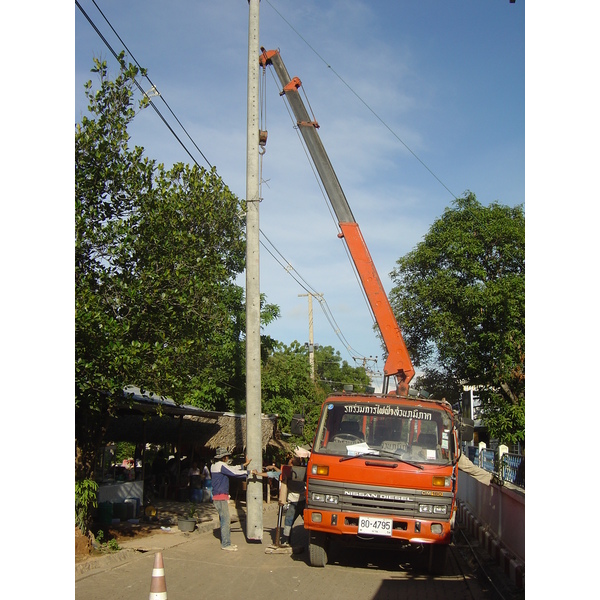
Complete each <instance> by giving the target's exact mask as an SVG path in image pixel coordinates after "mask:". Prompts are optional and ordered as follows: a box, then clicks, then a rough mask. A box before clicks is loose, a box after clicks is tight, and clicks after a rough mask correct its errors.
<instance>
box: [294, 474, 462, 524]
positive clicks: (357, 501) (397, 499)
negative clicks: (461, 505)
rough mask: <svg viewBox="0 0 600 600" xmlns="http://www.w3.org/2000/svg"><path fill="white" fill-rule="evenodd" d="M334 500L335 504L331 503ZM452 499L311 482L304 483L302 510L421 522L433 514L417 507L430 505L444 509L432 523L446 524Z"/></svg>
mask: <svg viewBox="0 0 600 600" xmlns="http://www.w3.org/2000/svg"><path fill="white" fill-rule="evenodd" d="M433 494H435V495H433ZM315 496H316V498H315ZM328 497H329V498H328ZM335 497H337V504H336V503H335V502H333V501H332V500H333V499H334V498H335ZM452 497H453V494H452V492H448V491H446V492H443V491H437V490H435V491H431V490H413V489H406V488H396V487H384V488H382V487H373V486H370V485H361V484H357V483H353V484H349V483H343V482H339V481H324V480H318V479H317V480H315V479H312V478H311V479H310V480H309V482H308V489H307V494H306V506H307V508H311V509H322V510H334V511H339V512H353V513H360V514H371V513H378V514H385V515H389V516H398V517H403V518H416V519H418V518H421V519H422V518H432V517H434V514H433V513H431V514H430V513H420V512H419V505H423V504H430V505H432V506H436V507H441V506H446V512H445V514H440V513H436V514H435V520H436V521H448V520H450V516H451V507H452Z"/></svg>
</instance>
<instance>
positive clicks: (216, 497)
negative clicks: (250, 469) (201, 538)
mask: <svg viewBox="0 0 600 600" xmlns="http://www.w3.org/2000/svg"><path fill="white" fill-rule="evenodd" d="M215 461H216V462H215V463H214V464H213V465H212V467H211V468H210V474H211V478H212V487H213V503H214V505H215V508H216V509H217V512H218V513H219V524H220V526H221V550H226V551H228V552H237V546H236V545H235V544H232V543H231V516H230V514H229V478H230V477H235V478H236V479H242V478H245V477H246V467H247V466H248V465H249V464H250V461H249V460H246V462H245V463H244V465H243V468H242V467H236V466H233V465H230V464H229V463H230V461H231V452H229V450H227V448H217V453H216V454H215Z"/></svg>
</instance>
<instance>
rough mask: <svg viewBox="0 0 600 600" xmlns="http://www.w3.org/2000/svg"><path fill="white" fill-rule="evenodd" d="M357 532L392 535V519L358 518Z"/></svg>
mask: <svg viewBox="0 0 600 600" xmlns="http://www.w3.org/2000/svg"><path fill="white" fill-rule="evenodd" d="M358 533H367V534H369V535H387V536H391V535H392V519H375V518H373V517H359V518H358Z"/></svg>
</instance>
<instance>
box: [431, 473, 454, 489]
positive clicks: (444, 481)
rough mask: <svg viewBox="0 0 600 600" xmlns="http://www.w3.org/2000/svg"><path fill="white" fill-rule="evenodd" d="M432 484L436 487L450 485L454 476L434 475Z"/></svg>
mask: <svg viewBox="0 0 600 600" xmlns="http://www.w3.org/2000/svg"><path fill="white" fill-rule="evenodd" d="M432 484H433V485H434V486H436V487H450V486H451V485H452V478H451V477H442V476H441V475H434V476H433V481H432Z"/></svg>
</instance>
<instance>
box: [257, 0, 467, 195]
mask: <svg viewBox="0 0 600 600" xmlns="http://www.w3.org/2000/svg"><path fill="white" fill-rule="evenodd" d="M266 2H267V4H268V5H269V6H270V7H271V8H272V9H273V10H274V11H275V12H276V13H277V14H278V15H279V16H280V17H281V19H282V20H283V21H284V22H285V23H286V24H287V25H288V27H289V28H290V29H291V30H292V31H293V32H294V33H295V34H296V35H297V36H298V37H299V38H300V39H301V40H302V41H303V42H304V43H305V44H306V45H307V46H308V47H309V48H310V49H311V50H312V51H313V53H314V54H315V55H316V56H317V57H318V58H319V60H321V61H322V62H323V63H324V64H325V65H326V66H327V68H328V69H329V70H330V71H331V72H332V73H333V74H334V75H335V76H336V77H337V78H338V79H339V80H340V81H341V82H342V83H343V84H344V85H345V86H346V87H347V88H348V89H349V90H350V92H351V93H352V94H353V95H354V96H356V98H358V100H359V101H360V102H361V103H362V104H364V106H365V107H366V108H367V110H368V111H369V112H370V113H371V114H372V115H373V116H374V117H375V118H376V119H377V120H378V121H379V122H380V123H381V124H382V125H383V126H384V127H385V128H386V129H387V130H388V131H389V132H390V133H391V134H392V135H393V136H394V137H395V138H396V139H397V140H398V141H399V142H400V143H401V144H402V145H403V146H404V147H405V148H406V149H407V150H408V151H409V152H410V153H411V154H412V155H413V157H414V158H416V159H417V160H418V161H419V163H421V165H422V166H423V167H424V168H425V169H426V170H427V171H428V172H429V173H430V175H432V176H433V178H434V179H435V180H436V181H437V182H438V183H439V184H440V185H442V187H443V188H444V189H446V191H447V192H448V193H449V194H450V195H451V196H452V197H453V198H454V199H456V195H455V194H454V193H453V192H452V191H451V190H450V189H449V188H448V186H447V185H446V184H445V183H444V182H443V181H442V180H441V179H440V178H439V177H438V176H437V175H436V174H435V173H434V172H433V171H432V170H431V169H430V168H429V167H428V166H427V165H426V164H425V163H424V162H423V161H422V160H421V159H420V158H419V156H417V154H416V153H415V152H413V150H412V149H411V148H410V147H409V146H408V144H406V142H405V141H404V140H403V139H402V138H401V137H400V136H399V135H398V134H397V133H396V132H395V131H394V130H393V129H392V128H391V127H390V126H389V125H388V124H387V123H386V122H385V121H384V120H383V119H382V118H381V117H380V116H379V115H378V114H377V113H376V112H375V111H374V110H373V109H372V108H371V107H370V106H369V104H367V102H366V101H365V100H363V99H362V97H361V96H360V95H359V94H358V93H357V92H356V91H354V89H353V88H352V87H351V86H350V84H349V83H347V82H346V81H345V80H344V79H343V77H342V76H341V75H340V74H339V73H338V72H337V71H336V70H335V69H334V68H333V67H332V66H331V65H330V64H329V63H328V62H327V61H326V60H325V59H324V58H323V57H322V56H321V55H320V54H319V53H318V52H317V51H316V50H315V49H314V48H313V47H312V46H311V45H310V43H309V42H308V41H307V40H306V39H305V38H304V37H303V36H302V35H301V34H300V32H299V31H298V30H297V29H296V28H295V27H294V26H293V25H292V24H291V23H290V22H289V21H288V20H287V19H286V18H285V17H284V16H283V15H282V14H281V13H280V12H279V11H278V10H277V9H276V8H275V7H274V6H273V4H271V2H270V1H269V0H266Z"/></svg>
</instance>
